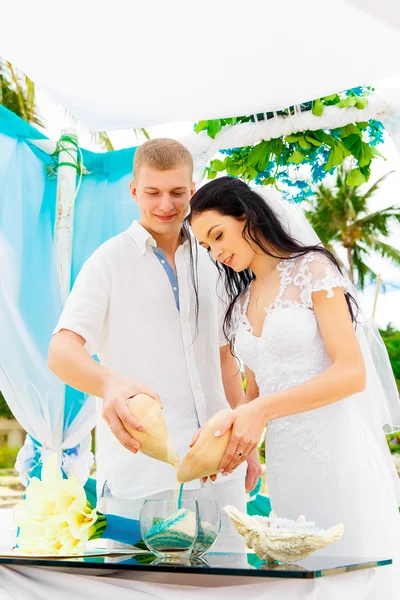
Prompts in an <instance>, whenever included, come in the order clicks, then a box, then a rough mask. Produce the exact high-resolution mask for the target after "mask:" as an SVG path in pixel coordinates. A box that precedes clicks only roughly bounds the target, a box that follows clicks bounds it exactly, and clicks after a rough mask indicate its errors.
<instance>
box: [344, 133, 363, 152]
mask: <svg viewBox="0 0 400 600" xmlns="http://www.w3.org/2000/svg"><path fill="white" fill-rule="evenodd" d="M343 145H344V146H345V148H347V150H349V151H350V152H351V153H352V155H353V156H355V158H357V159H358V157H359V155H360V153H361V145H362V140H361V133H360V132H359V133H354V134H352V135H349V136H348V137H346V138H344V140H343Z"/></svg>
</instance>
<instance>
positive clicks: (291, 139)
mask: <svg viewBox="0 0 400 600" xmlns="http://www.w3.org/2000/svg"><path fill="white" fill-rule="evenodd" d="M299 139H300V135H287V136H285V138H284V140H285V142H287V143H288V144H293V143H294V142H298V141H299Z"/></svg>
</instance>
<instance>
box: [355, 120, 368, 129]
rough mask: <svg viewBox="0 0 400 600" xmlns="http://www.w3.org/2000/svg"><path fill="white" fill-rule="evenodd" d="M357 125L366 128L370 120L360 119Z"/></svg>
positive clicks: (359, 127)
mask: <svg viewBox="0 0 400 600" xmlns="http://www.w3.org/2000/svg"><path fill="white" fill-rule="evenodd" d="M356 127H358V129H361V130H362V129H366V128H367V127H368V121H360V122H359V123H356Z"/></svg>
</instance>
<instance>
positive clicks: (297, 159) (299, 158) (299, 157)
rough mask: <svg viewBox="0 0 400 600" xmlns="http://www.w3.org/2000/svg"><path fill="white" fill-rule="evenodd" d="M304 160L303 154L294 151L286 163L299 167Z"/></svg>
mask: <svg viewBox="0 0 400 600" xmlns="http://www.w3.org/2000/svg"><path fill="white" fill-rule="evenodd" d="M305 160H306V157H305V156H304V154H303V153H302V152H300V150H295V151H294V152H293V154H292V155H291V157H290V158H289V159H288V163H291V164H293V165H299V164H300V163H302V162H304V161H305Z"/></svg>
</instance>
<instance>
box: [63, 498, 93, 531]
mask: <svg viewBox="0 0 400 600" xmlns="http://www.w3.org/2000/svg"><path fill="white" fill-rule="evenodd" d="M66 520H67V521H68V524H69V528H70V531H71V534H72V535H73V536H74V537H75V538H78V539H86V541H88V539H89V529H90V528H91V527H92V525H94V524H95V522H96V520H97V510H96V509H95V508H93V509H91V508H90V507H88V506H85V507H84V508H82V507H81V506H80V505H79V503H78V502H73V503H72V504H71V505H70V506H69V508H68V510H67V514H66Z"/></svg>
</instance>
